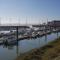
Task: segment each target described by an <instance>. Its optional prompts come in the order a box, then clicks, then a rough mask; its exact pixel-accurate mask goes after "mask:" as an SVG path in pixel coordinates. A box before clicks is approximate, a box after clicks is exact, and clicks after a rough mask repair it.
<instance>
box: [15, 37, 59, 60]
mask: <svg viewBox="0 0 60 60" xmlns="http://www.w3.org/2000/svg"><path fill="white" fill-rule="evenodd" d="M58 56H60V37H59V38H58V39H56V40H55V41H53V42H49V43H48V44H47V45H45V46H43V47H41V48H38V49H32V50H31V51H29V52H27V53H25V54H23V55H21V56H18V57H17V58H16V60H54V59H55V58H56V57H58Z"/></svg>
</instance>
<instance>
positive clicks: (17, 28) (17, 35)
mask: <svg viewBox="0 0 60 60" xmlns="http://www.w3.org/2000/svg"><path fill="white" fill-rule="evenodd" d="M16 36H17V41H18V26H17V27H16Z"/></svg>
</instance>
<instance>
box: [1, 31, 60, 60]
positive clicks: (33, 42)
mask: <svg viewBox="0 0 60 60" xmlns="http://www.w3.org/2000/svg"><path fill="white" fill-rule="evenodd" d="M59 36H60V32H59V33H58V34H57V33H52V34H50V35H47V36H43V37H40V38H36V39H29V40H28V39H25V40H21V41H19V42H18V45H14V46H4V45H1V46H0V60H15V58H16V57H17V56H18V55H20V54H22V53H25V52H28V51H30V50H31V49H34V48H39V47H42V46H44V45H46V44H47V43H48V42H51V41H54V40H55V39H56V38H58V37H59Z"/></svg>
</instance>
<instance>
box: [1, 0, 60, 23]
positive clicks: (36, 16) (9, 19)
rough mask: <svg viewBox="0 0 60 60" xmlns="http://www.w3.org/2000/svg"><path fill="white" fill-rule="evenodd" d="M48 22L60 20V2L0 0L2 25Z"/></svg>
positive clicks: (53, 0)
mask: <svg viewBox="0 0 60 60" xmlns="http://www.w3.org/2000/svg"><path fill="white" fill-rule="evenodd" d="M47 20H48V21H52V20H60V0H0V23H21V24H24V23H27V24H29V23H30V24H31V23H43V22H47ZM26 21H27V22H26Z"/></svg>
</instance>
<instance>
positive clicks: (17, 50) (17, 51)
mask: <svg viewBox="0 0 60 60" xmlns="http://www.w3.org/2000/svg"><path fill="white" fill-rule="evenodd" d="M18 48H19V47H18V43H17V45H16V54H17V56H18V53H19V49H18Z"/></svg>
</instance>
